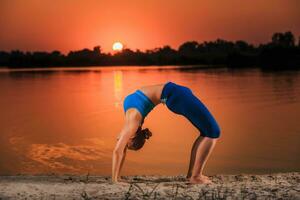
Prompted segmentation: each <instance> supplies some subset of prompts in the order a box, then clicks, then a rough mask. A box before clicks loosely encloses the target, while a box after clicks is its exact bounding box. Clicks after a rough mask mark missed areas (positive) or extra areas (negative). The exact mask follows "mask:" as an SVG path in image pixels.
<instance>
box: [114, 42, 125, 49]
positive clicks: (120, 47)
mask: <svg viewBox="0 0 300 200" xmlns="http://www.w3.org/2000/svg"><path fill="white" fill-rule="evenodd" d="M112 49H113V50H114V51H121V50H122V49H123V44H122V43H121V42H115V43H114V44H113V46H112Z"/></svg>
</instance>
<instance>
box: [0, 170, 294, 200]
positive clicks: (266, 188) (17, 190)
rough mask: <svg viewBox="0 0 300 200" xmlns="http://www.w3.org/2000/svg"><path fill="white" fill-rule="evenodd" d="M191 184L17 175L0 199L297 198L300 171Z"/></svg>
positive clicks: (3, 183) (2, 184)
mask: <svg viewBox="0 0 300 200" xmlns="http://www.w3.org/2000/svg"><path fill="white" fill-rule="evenodd" d="M210 178H211V179H212V181H213V183H212V184H204V185H190V184H188V183H187V182H186V181H185V178H184V176H183V175H181V176H128V177H123V179H124V180H125V181H128V183H120V184H112V183H111V181H110V177H109V176H90V175H84V176H78V175H55V174H51V175H35V176H29V175H18V176H1V177H0V199H300V172H291V173H276V174H265V175H252V174H239V175H214V176H210Z"/></svg>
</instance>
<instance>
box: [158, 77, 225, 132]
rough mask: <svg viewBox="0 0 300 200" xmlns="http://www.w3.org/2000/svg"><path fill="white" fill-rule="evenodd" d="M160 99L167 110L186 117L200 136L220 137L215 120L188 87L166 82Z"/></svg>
mask: <svg viewBox="0 0 300 200" xmlns="http://www.w3.org/2000/svg"><path fill="white" fill-rule="evenodd" d="M161 100H162V102H164V103H165V104H166V105H167V107H168V109H169V110H171V111H172V112H174V113H176V114H179V115H183V116H184V117H186V118H187V119H188V120H189V121H190V122H191V123H192V124H193V125H194V126H195V127H196V128H197V129H198V130H199V131H200V133H201V136H204V137H210V138H218V137H220V128H219V125H218V124H217V122H216V120H215V119H214V117H213V116H212V114H211V113H210V112H209V110H208V109H207V108H206V107H205V105H204V104H203V103H202V102H201V101H200V100H199V99H198V98H197V97H196V96H195V95H194V94H193V93H192V91H191V90H190V89H189V88H187V87H184V86H181V85H178V84H175V83H172V82H168V83H167V84H166V85H165V86H164V88H163V91H162V94H161Z"/></svg>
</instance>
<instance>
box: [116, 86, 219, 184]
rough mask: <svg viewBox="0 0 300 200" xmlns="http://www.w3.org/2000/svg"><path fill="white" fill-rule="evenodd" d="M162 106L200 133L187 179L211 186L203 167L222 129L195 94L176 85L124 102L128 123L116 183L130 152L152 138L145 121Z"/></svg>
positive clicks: (145, 90) (121, 138)
mask: <svg viewBox="0 0 300 200" xmlns="http://www.w3.org/2000/svg"><path fill="white" fill-rule="evenodd" d="M159 103H163V104H165V105H167V107H168V109H169V110H171V111H172V112H174V113H176V114H179V115H183V116H185V117H186V118H187V119H188V120H189V121H190V122H191V123H192V124H193V125H194V126H195V127H196V128H197V129H198V130H199V132H200V135H199V137H198V138H197V139H196V140H195V142H194V144H193V147H192V150H191V157H190V164H189V170H188V173H187V177H186V178H187V180H188V181H189V182H190V183H211V181H210V179H209V178H208V177H207V176H204V175H203V174H202V171H203V168H204V166H205V163H206V161H207V158H208V157H209V155H210V153H211V151H212V150H213V148H214V146H215V144H216V142H217V139H218V138H219V136H220V128H219V126H218V124H217V122H216V120H215V119H214V117H213V116H212V115H211V113H210V112H209V111H208V109H207V108H206V107H205V105H204V104H203V103H202V102H201V101H200V100H199V99H198V98H197V97H196V96H194V95H193V93H192V91H191V90H190V89H189V88H187V87H184V86H181V85H178V84H176V83H172V82H167V83H166V84H159V85H152V86H146V87H142V88H140V89H139V90H137V91H135V92H134V93H132V94H130V95H128V96H127V97H126V98H125V100H124V111H125V124H124V127H123V129H122V130H121V133H120V135H119V137H118V141H117V144H116V147H115V149H114V151H113V165H112V181H113V182H118V179H119V175H120V170H121V168H122V166H123V163H124V160H125V156H126V150H127V148H128V149H130V150H138V149H140V148H142V147H143V145H144V143H145V140H146V139H149V137H151V135H152V134H151V132H150V131H149V129H142V125H143V122H144V118H145V117H146V116H147V114H148V113H149V112H150V111H151V110H152V109H153V108H154V107H155V106H156V105H158V104H159Z"/></svg>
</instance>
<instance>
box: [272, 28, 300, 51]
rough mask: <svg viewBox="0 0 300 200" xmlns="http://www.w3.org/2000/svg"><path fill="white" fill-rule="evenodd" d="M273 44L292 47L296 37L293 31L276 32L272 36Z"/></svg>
mask: <svg viewBox="0 0 300 200" xmlns="http://www.w3.org/2000/svg"><path fill="white" fill-rule="evenodd" d="M272 44H274V45H278V46H285V47H292V46H295V37H294V35H293V33H292V32H290V31H288V32H285V33H274V34H273V36H272Z"/></svg>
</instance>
